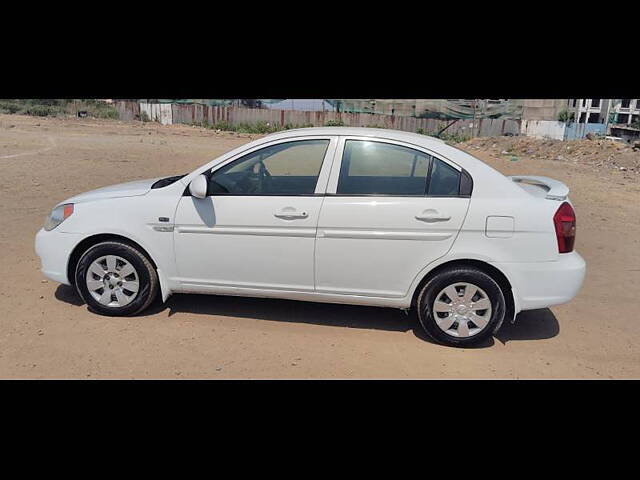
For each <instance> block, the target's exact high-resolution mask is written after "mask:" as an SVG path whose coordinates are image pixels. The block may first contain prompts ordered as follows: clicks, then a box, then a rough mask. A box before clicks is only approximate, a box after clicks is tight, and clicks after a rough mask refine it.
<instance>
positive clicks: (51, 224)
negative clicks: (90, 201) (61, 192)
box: [44, 203, 73, 232]
mask: <svg viewBox="0 0 640 480" xmlns="http://www.w3.org/2000/svg"><path fill="white" fill-rule="evenodd" d="M72 213H73V203H65V204H64V205H58V206H57V207H56V208H54V209H53V210H52V211H51V213H50V214H49V216H47V219H46V220H45V221H44V229H45V230H46V231H47V232H48V231H50V230H53V229H54V228H56V227H57V226H58V225H60V224H61V223H62V222H64V221H65V220H66V219H67V218H69V217H70V216H71V214H72Z"/></svg>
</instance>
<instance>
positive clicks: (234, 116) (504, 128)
mask: <svg viewBox="0 0 640 480" xmlns="http://www.w3.org/2000/svg"><path fill="white" fill-rule="evenodd" d="M115 106H116V108H117V109H118V111H119V112H120V118H121V119H122V120H125V121H129V120H134V119H138V120H139V119H140V116H141V115H144V114H146V115H147V117H148V118H149V120H151V121H155V122H160V123H162V124H163V125H171V124H188V125H210V126H215V125H220V124H223V123H224V124H227V125H233V126H238V125H241V124H246V125H255V124H257V123H269V124H270V125H272V126H279V127H284V126H286V125H288V126H289V127H294V128H295V127H310V126H313V127H322V126H325V125H326V124H327V123H333V124H337V123H342V124H343V125H345V126H350V127H379V128H390V129H395V130H403V131H408V132H421V133H435V132H438V131H439V130H441V129H443V128H444V127H446V126H447V125H448V124H449V123H450V121H448V120H436V119H432V118H415V117H401V116H397V115H381V114H370V113H337V112H328V111H327V112H300V111H296V110H269V109H257V108H256V109H252V108H241V107H220V106H208V105H201V104H175V103H174V104H149V103H136V102H124V101H120V102H115ZM519 132H520V122H519V121H516V120H502V119H490V118H485V119H481V120H476V121H475V122H472V121H471V120H459V121H458V122H456V123H454V124H453V125H451V126H450V127H449V128H447V130H446V133H449V134H458V135H461V136H468V137H470V136H496V135H504V134H505V133H513V134H517V133H519Z"/></svg>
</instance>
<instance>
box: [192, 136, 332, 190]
mask: <svg viewBox="0 0 640 480" xmlns="http://www.w3.org/2000/svg"><path fill="white" fill-rule="evenodd" d="M308 140H327V141H328V142H329V144H328V145H327V150H326V151H325V154H324V157H323V158H322V164H321V165H320V171H319V172H318V179H317V180H316V186H315V189H314V192H313V193H289V194H282V193H251V194H245V193H210V194H207V197H319V196H320V197H321V196H323V195H324V192H325V190H326V186H327V181H328V179H329V172H330V169H331V165H332V161H333V157H334V154H335V150H336V146H337V141H338V138H337V136H332V135H309V136H300V137H288V138H281V139H278V140H274V141H272V142H267V143H263V144H260V145H257V146H255V147H254V148H250V149H248V150H243V151H242V152H240V153H238V154H237V155H234V156H233V157H230V158H228V159H226V160H224V161H223V162H220V163H219V164H216V165H214V166H212V167H206V168H205V169H204V170H203V171H202V172H201V173H200V174H201V175H205V176H206V177H207V179H208V180H209V179H211V176H212V175H213V174H214V173H215V172H217V171H218V170H220V169H221V168H223V167H226V166H227V165H229V164H231V163H234V162H236V161H238V160H241V159H243V158H244V157H246V156H248V155H251V154H253V153H254V152H257V151H258V150H262V149H265V148H269V147H272V146H274V145H279V144H282V143H294V142H303V141H308ZM184 196H191V192H189V186H188V185H187V188H186V189H185V192H184Z"/></svg>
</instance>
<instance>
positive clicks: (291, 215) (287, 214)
mask: <svg viewBox="0 0 640 480" xmlns="http://www.w3.org/2000/svg"><path fill="white" fill-rule="evenodd" d="M273 215H274V216H275V217H278V218H282V219H284V220H293V219H295V218H307V217H308V216H309V214H308V213H307V212H298V211H297V210H295V209H291V210H289V209H287V208H283V209H282V210H279V211H277V212H276V213H274V214H273Z"/></svg>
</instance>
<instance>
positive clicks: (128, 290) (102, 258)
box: [75, 241, 158, 316]
mask: <svg viewBox="0 0 640 480" xmlns="http://www.w3.org/2000/svg"><path fill="white" fill-rule="evenodd" d="M75 279H76V289H77V290H78V293H79V294H80V296H81V297H82V299H83V300H84V301H85V302H86V303H87V305H88V306H89V309H90V310H92V311H94V312H96V313H99V314H101V315H109V316H125V315H134V314H136V313H138V312H141V311H142V310H144V309H145V308H147V307H148V306H149V304H151V302H152V301H153V299H154V298H155V296H156V294H157V292H158V275H157V273H156V271H155V269H154V268H153V265H152V264H151V262H150V261H149V259H148V258H147V257H146V256H145V255H144V254H143V253H142V252H140V251H139V250H138V249H136V248H135V247H133V246H131V245H128V244H126V243H122V242H115V241H109V242H102V243H99V244H97V245H94V246H93V247H91V248H90V249H88V250H87V251H86V252H85V253H84V254H83V255H82V257H81V258H80V261H79V262H78V266H77V267H76V275H75Z"/></svg>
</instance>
